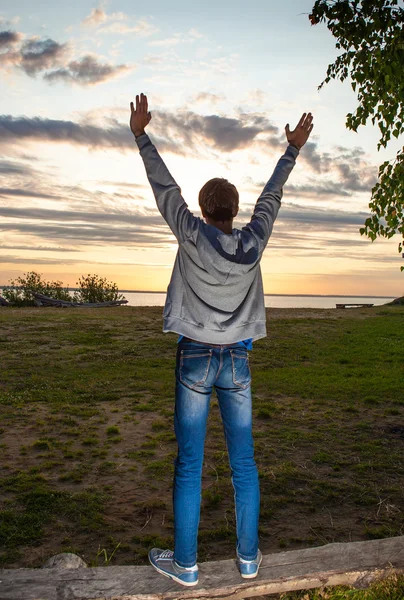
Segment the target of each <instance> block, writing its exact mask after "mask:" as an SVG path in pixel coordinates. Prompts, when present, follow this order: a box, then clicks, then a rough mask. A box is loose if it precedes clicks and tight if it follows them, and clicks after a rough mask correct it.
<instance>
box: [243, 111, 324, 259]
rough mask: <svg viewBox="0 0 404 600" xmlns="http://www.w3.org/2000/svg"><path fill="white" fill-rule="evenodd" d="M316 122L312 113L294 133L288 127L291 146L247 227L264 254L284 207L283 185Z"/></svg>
mask: <svg viewBox="0 0 404 600" xmlns="http://www.w3.org/2000/svg"><path fill="white" fill-rule="evenodd" d="M312 121H313V117H312V115H311V113H308V115H307V116H306V113H304V114H303V116H302V118H301V119H300V121H299V123H298V125H297V127H296V129H294V130H293V131H290V129H289V124H287V125H286V127H285V132H286V137H287V140H288V142H289V145H288V147H287V148H286V152H285V154H284V155H283V156H281V158H280V159H279V161H278V163H277V165H276V167H275V170H274V172H273V174H272V176H271V178H270V179H269V181H268V183H267V184H266V185H265V187H264V189H263V191H262V193H261V195H260V197H259V198H258V200H257V202H256V205H255V208H254V213H253V216H252V217H251V221H250V223H249V224H248V225H246V226H245V227H243V229H244V230H249V231H251V232H252V233H253V234H254V235H255V236H256V237H257V238H258V240H259V245H260V251H261V253H262V252H263V251H264V249H265V246H266V245H267V243H268V240H269V237H270V235H271V233H272V228H273V224H274V222H275V219H276V217H277V215H278V212H279V208H280V206H281V200H282V196H283V186H284V185H285V183H286V181H287V179H288V177H289V175H290V173H291V171H292V169H293V167H294V166H295V163H296V158H297V156H298V154H299V151H300V148H302V146H304V144H305V143H306V142H307V140H308V138H309V135H310V133H311V131H312V129H313V124H312Z"/></svg>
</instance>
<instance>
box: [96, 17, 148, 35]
mask: <svg viewBox="0 0 404 600" xmlns="http://www.w3.org/2000/svg"><path fill="white" fill-rule="evenodd" d="M158 31H159V29H158V28H157V27H154V26H153V25H152V24H151V23H148V22H147V21H145V20H140V21H138V23H137V25H132V26H130V25H126V23H120V22H115V23H111V24H110V25H105V26H104V27H101V28H100V29H98V31H97V33H102V34H105V33H117V34H120V35H127V34H129V33H136V34H137V35H138V36H139V37H149V36H150V35H154V34H155V33H157V32H158Z"/></svg>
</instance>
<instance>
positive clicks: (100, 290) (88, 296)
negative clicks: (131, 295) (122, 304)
mask: <svg viewBox="0 0 404 600" xmlns="http://www.w3.org/2000/svg"><path fill="white" fill-rule="evenodd" d="M76 285H77V286H78V288H79V290H78V291H77V292H75V294H74V301H75V302H111V301H115V300H124V297H123V296H122V294H119V293H118V286H117V285H116V283H112V282H110V281H107V280H106V279H105V277H100V276H99V275H90V274H88V275H87V276H86V277H84V276H83V277H80V279H79V280H78V282H77V283H76Z"/></svg>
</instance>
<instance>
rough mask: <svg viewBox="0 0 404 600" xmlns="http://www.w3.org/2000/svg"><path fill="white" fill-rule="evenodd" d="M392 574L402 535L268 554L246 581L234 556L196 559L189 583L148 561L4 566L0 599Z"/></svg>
mask: <svg viewBox="0 0 404 600" xmlns="http://www.w3.org/2000/svg"><path fill="white" fill-rule="evenodd" d="M392 573H404V536H399V537H394V538H387V539H381V540H370V541H365V542H351V543H346V544H344V543H334V544H327V545H326V546H319V547H316V548H307V549H304V550H293V551H290V552H279V553H276V554H269V555H266V556H264V557H263V561H262V564H261V567H260V570H259V573H258V576H257V578H256V579H250V580H246V579H242V578H241V576H240V574H239V572H238V569H237V566H236V563H235V560H233V559H230V560H221V561H217V562H206V563H200V564H199V583H198V585H196V586H195V587H191V588H186V587H184V586H181V585H180V584H177V583H175V582H174V581H172V580H170V579H168V578H165V577H163V576H162V575H160V574H159V573H157V572H156V571H155V569H154V568H153V567H151V566H110V567H96V568H90V567H88V568H77V569H65V568H63V569H59V568H56V569H2V570H0V600H38V599H40V600H78V599H80V600H90V599H91V600H162V599H163V598H164V599H166V600H170V599H171V600H174V599H175V600H179V599H181V600H185V599H188V600H191V599H193V600H195V599H198V598H199V599H202V598H204V599H205V600H206V599H207V598H209V599H214V598H220V599H221V600H224V599H225V598H231V599H232V600H241V599H242V598H251V597H254V596H260V595H263V594H279V593H281V592H287V591H294V590H302V589H310V588H315V587H322V586H326V585H353V586H355V587H368V586H369V584H370V583H371V582H372V581H374V580H377V579H381V578H383V577H386V576H387V575H390V574H392Z"/></svg>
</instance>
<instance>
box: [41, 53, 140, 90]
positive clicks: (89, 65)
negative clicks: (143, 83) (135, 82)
mask: <svg viewBox="0 0 404 600" xmlns="http://www.w3.org/2000/svg"><path fill="white" fill-rule="evenodd" d="M133 69H134V67H133V66H128V65H111V64H107V63H104V64H103V63H101V62H99V61H98V60H97V57H96V56H95V55H90V54H87V55H86V56H83V57H82V58H81V59H80V60H73V61H71V62H70V63H69V64H68V65H67V67H64V68H61V69H57V70H56V71H50V72H49V73H46V74H45V75H44V79H45V80H46V81H51V82H53V81H65V82H67V83H76V84H79V85H94V84H97V83H101V82H104V81H108V80H109V79H113V78H114V77H117V76H119V75H122V74H123V73H126V72H128V71H132V70H133Z"/></svg>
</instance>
